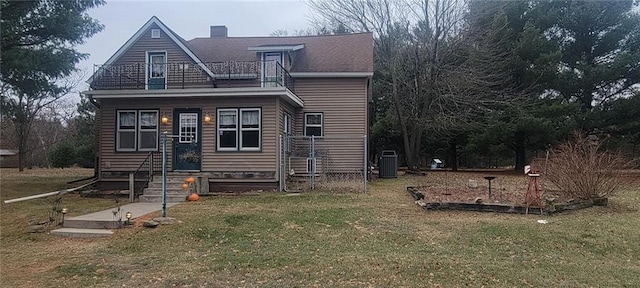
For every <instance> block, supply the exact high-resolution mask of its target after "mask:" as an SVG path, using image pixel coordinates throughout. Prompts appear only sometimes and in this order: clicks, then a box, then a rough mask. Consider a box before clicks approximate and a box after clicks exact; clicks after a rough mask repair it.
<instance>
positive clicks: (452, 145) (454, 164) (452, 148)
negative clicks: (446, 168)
mask: <svg viewBox="0 0 640 288" xmlns="http://www.w3.org/2000/svg"><path fill="white" fill-rule="evenodd" d="M449 157H450V158H451V170H452V171H458V144H457V143H456V140H451V141H449Z"/></svg>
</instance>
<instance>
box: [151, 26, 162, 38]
mask: <svg viewBox="0 0 640 288" xmlns="http://www.w3.org/2000/svg"><path fill="white" fill-rule="evenodd" d="M151 38H160V29H158V28H153V29H151Z"/></svg>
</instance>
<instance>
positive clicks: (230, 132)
mask: <svg viewBox="0 0 640 288" xmlns="http://www.w3.org/2000/svg"><path fill="white" fill-rule="evenodd" d="M217 114H218V121H217V123H218V150H221V151H225V150H227V151H233V150H237V149H238V110H236V109H218V113H217Z"/></svg>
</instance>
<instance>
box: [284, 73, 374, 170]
mask: <svg viewBox="0 0 640 288" xmlns="http://www.w3.org/2000/svg"><path fill="white" fill-rule="evenodd" d="M366 87H367V80H366V78H333V79H329V78H326V79H317V78H307V79H296V94H297V95H298V96H299V97H300V98H302V100H304V109H302V110H300V111H298V113H297V114H296V121H295V122H296V123H298V125H296V127H295V130H294V131H295V135H303V134H304V118H303V117H304V113H307V112H322V113H323V116H324V127H323V129H324V136H325V137H324V138H323V139H319V140H318V141H317V144H316V148H317V149H318V150H320V151H322V153H324V155H325V156H323V159H320V158H319V160H318V163H317V169H318V171H321V170H323V169H327V171H324V172H355V171H360V170H362V168H361V167H363V165H364V164H363V161H364V159H363V154H364V147H363V144H364V143H363V136H364V135H365V134H367V89H366ZM296 141H298V142H305V141H301V140H296ZM304 161H306V160H304ZM304 161H302V163H299V164H302V165H306V164H304V163H306V162H304ZM321 161H323V162H321ZM302 167H306V166H302ZM302 167H300V168H302Z"/></svg>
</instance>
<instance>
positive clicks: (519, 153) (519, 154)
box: [515, 131, 527, 171]
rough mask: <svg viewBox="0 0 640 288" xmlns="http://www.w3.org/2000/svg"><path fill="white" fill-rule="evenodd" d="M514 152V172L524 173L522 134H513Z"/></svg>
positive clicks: (524, 151) (524, 155) (523, 142)
mask: <svg viewBox="0 0 640 288" xmlns="http://www.w3.org/2000/svg"><path fill="white" fill-rule="evenodd" d="M515 152H516V168H515V170H516V171H524V165H526V161H527V155H526V147H525V136H524V132H522V131H518V132H516V133H515Z"/></svg>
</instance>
